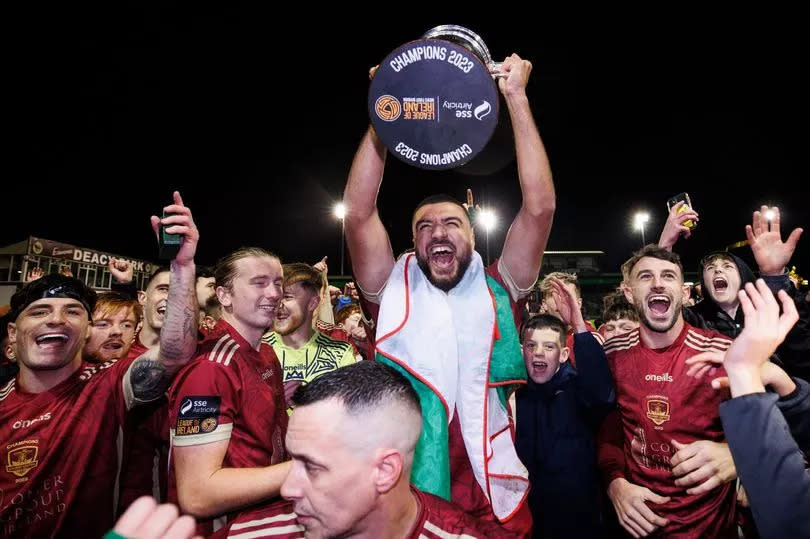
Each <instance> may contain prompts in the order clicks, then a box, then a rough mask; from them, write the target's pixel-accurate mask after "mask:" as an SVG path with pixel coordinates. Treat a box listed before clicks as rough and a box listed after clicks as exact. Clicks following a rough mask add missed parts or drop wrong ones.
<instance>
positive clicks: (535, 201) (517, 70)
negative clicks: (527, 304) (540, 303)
mask: <svg viewBox="0 0 810 539" xmlns="http://www.w3.org/2000/svg"><path fill="white" fill-rule="evenodd" d="M531 70H532V64H531V62H529V61H528V60H522V59H521V58H520V57H519V56H518V55H517V54H513V55H512V56H510V57H508V58H507V59H506V60H505V61H504V62H503V66H502V72H503V73H504V74H506V75H507V76H506V77H504V78H501V79H500V80H499V81H498V85H499V86H500V89H501V93H502V94H503V96H504V99H505V101H506V106H507V108H508V109H509V117H510V119H511V120H512V129H513V133H514V137H515V153H516V154H517V166H518V179H519V180H520V191H521V194H522V195H523V202H522V204H521V206H520V211H518V214H517V216H515V220H514V221H512V225H511V226H510V227H509V232H507V234H506V241H505V243H504V247H503V255H502V259H503V262H504V263H505V264H506V267H507V269H508V271H509V273H510V275H511V276H512V279H513V280H514V282H515V284H516V285H517V286H518V287H519V288H521V289H527V288H530V287H531V286H532V285H533V284H534V282H535V281H536V280H537V274H538V273H539V271H540V265H541V263H542V260H543V252H544V251H545V249H546V244H547V243H548V236H549V233H550V232H551V222H552V220H553V218H554V209H555V207H556V198H555V194H554V184H553V182H552V180H551V168H550V167H549V164H548V157H547V156H546V150H545V148H544V147H543V141H542V140H540V133H539V132H538V131H537V126H536V125H535V123H534V118H533V117H532V111H531V108H530V107H529V99H528V97H527V96H526V83H528V81H529V74H530V73H531Z"/></svg>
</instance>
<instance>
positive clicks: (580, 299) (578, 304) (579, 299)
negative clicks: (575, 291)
mask: <svg viewBox="0 0 810 539" xmlns="http://www.w3.org/2000/svg"><path fill="white" fill-rule="evenodd" d="M577 307H579V309H580V310H582V298H577Z"/></svg>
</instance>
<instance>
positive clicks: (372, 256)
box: [343, 126, 394, 293]
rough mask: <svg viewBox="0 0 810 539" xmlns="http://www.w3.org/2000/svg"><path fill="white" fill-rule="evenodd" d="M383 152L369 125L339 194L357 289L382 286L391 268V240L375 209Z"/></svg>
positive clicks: (376, 288)
mask: <svg viewBox="0 0 810 539" xmlns="http://www.w3.org/2000/svg"><path fill="white" fill-rule="evenodd" d="M385 152H386V150H385V146H384V145H383V143H382V142H381V141H380V139H379V137H377V134H376V133H375V132H374V129H373V128H372V127H371V126H369V128H368V131H367V132H366V134H365V136H364V137H363V140H362V141H361V142H360V147H359V148H357V153H356V154H355V155H354V161H353V162H352V168H351V170H350V171H349V180H348V181H347V182H346V190H345V191H344V193H343V203H344V204H345V206H346V216H345V217H344V226H345V227H346V244H347V245H348V247H349V255H350V256H351V260H352V273H353V274H354V277H355V280H356V281H357V283H358V284H359V285H360V288H361V289H363V290H365V291H367V292H372V293H374V292H377V291H379V290H380V288H382V286H383V285H384V284H385V281H386V280H387V279H388V276H389V275H390V274H391V270H392V269H393V268H394V252H393V250H392V249H391V242H390V240H389V239H388V233H387V232H386V231H385V227H384V226H383V223H382V221H381V220H380V215H379V213H378V212H377V193H379V191H380V183H381V182H382V174H383V169H384V167H385Z"/></svg>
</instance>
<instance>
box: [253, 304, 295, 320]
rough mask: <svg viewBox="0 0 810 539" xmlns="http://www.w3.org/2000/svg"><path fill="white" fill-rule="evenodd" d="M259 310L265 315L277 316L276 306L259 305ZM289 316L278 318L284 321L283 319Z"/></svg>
mask: <svg viewBox="0 0 810 539" xmlns="http://www.w3.org/2000/svg"><path fill="white" fill-rule="evenodd" d="M259 310H260V311H262V312H264V313H267V314H272V315H275V314H276V306H275V305H259ZM288 316H289V315H288V314H284V315H281V316H278V318H280V319H282V320H283V319H285V318H287V317H288Z"/></svg>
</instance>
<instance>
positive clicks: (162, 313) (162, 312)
mask: <svg viewBox="0 0 810 539" xmlns="http://www.w3.org/2000/svg"><path fill="white" fill-rule="evenodd" d="M155 311H156V312H157V313H158V314H159V315H160V316H166V304H165V303H163V304H161V305H158V308H157V309H155Z"/></svg>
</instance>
